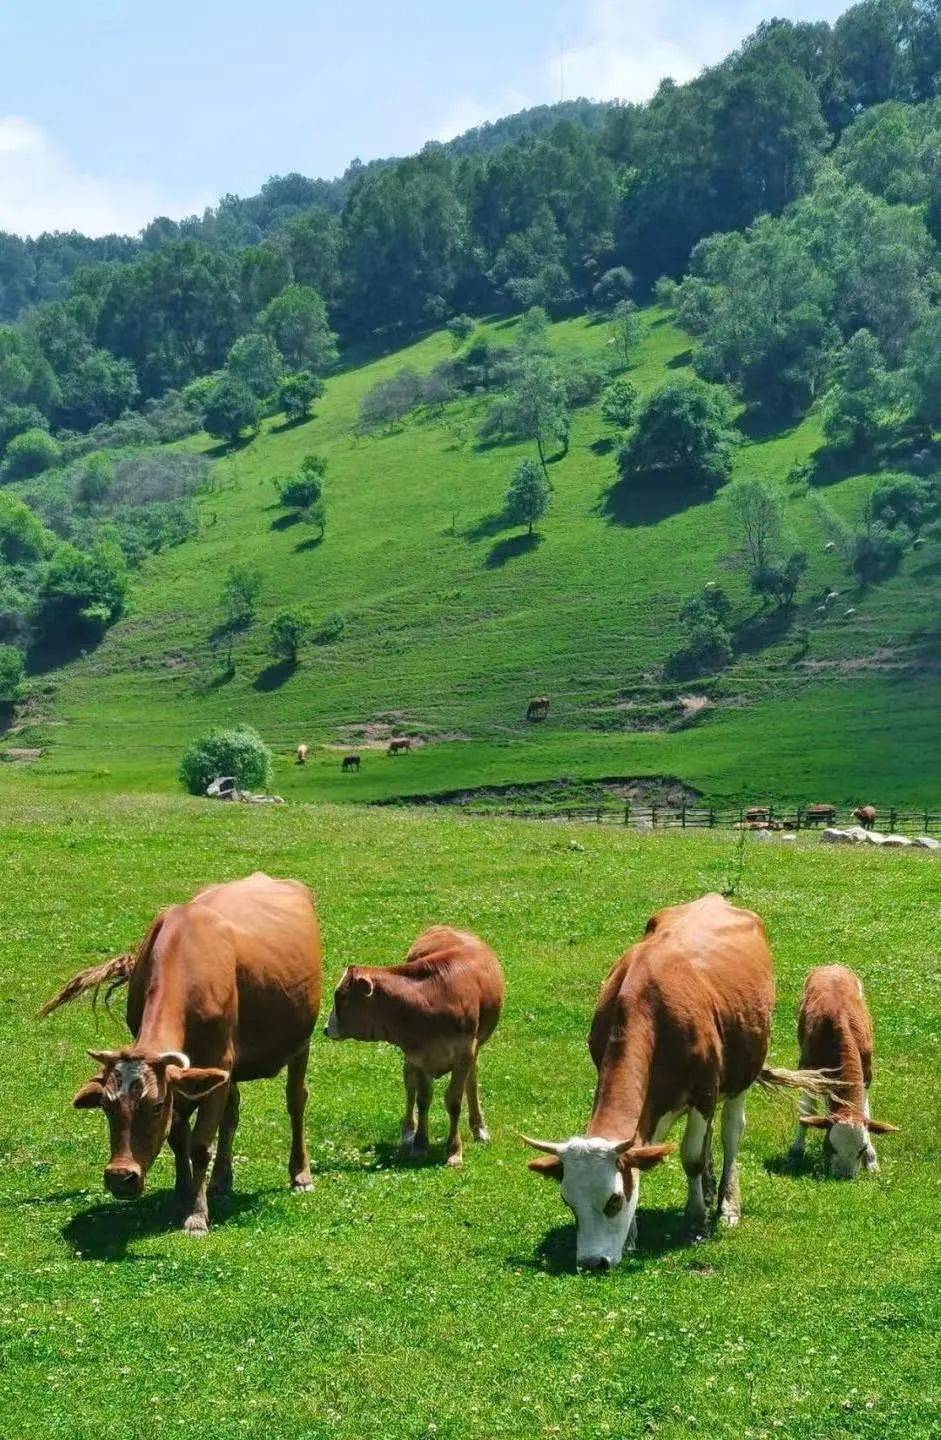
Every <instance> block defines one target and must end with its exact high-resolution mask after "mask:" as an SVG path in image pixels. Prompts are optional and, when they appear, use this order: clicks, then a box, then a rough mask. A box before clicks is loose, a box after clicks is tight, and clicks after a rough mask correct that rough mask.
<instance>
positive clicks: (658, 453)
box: [619, 380, 737, 493]
mask: <svg viewBox="0 0 941 1440" xmlns="http://www.w3.org/2000/svg"><path fill="white" fill-rule="evenodd" d="M736 443H737V436H736V433H735V430H734V428H733V419H732V401H731V398H730V396H729V394H728V392H727V391H726V390H725V389H724V388H723V387H722V386H719V385H706V384H704V383H703V381H701V380H675V381H672V382H671V383H669V384H667V385H663V386H661V387H660V389H659V390H655V391H654V392H653V394H651V395H649V396H648V397H647V398H646V399H645V400H644V402H643V404H642V405H641V408H640V411H639V413H638V416H637V424H636V425H635V427H634V430H633V432H632V433H631V435H630V437H629V438H628V440H627V441H626V442H625V444H624V445H623V446H622V447H621V452H620V455H619V464H620V468H621V473H622V476H624V477H625V478H629V477H637V476H648V477H650V476H655V475H662V476H667V477H672V478H675V479H679V480H681V481H682V482H684V483H685V484H687V485H690V486H694V487H696V488H697V489H701V490H706V491H708V492H710V493H711V492H712V491H715V490H717V489H718V488H719V486H720V485H723V484H724V483H725V481H726V480H727V479H728V478H729V475H730V474H731V470H732V456H733V453H734V449H735V445H736Z"/></svg>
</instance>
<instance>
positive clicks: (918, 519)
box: [870, 475, 941, 535]
mask: <svg viewBox="0 0 941 1440" xmlns="http://www.w3.org/2000/svg"><path fill="white" fill-rule="evenodd" d="M870 506H871V511H872V517H873V519H874V520H878V521H880V522H881V523H882V524H883V525H885V526H887V527H888V529H890V530H892V529H895V528H896V527H898V526H900V525H903V526H905V527H906V528H907V529H908V530H909V531H910V532H911V534H912V535H918V534H919V532H920V531H921V529H922V526H923V525H924V524H925V522H926V521H927V520H929V519H930V518H931V516H932V515H933V514H934V513H935V512H936V511H937V510H938V509H939V507H941V492H939V491H938V489H937V487H936V486H934V485H932V484H931V483H930V482H929V481H927V480H921V479H916V478H915V476H914V475H892V476H886V477H885V479H883V480H881V481H880V482H879V484H878V485H877V486H876V488H875V489H874V490H873V492H872V495H871V497H870Z"/></svg>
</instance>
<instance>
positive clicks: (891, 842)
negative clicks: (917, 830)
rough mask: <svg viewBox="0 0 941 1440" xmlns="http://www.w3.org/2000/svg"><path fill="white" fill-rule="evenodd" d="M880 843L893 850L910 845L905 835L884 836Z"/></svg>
mask: <svg viewBox="0 0 941 1440" xmlns="http://www.w3.org/2000/svg"><path fill="white" fill-rule="evenodd" d="M882 843H883V845H885V846H890V847H891V848H892V849H893V850H901V849H902V848H903V846H906V845H911V843H912V842H911V840H909V838H908V836H907V835H884V836H883V837H882Z"/></svg>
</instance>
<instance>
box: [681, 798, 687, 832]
mask: <svg viewBox="0 0 941 1440" xmlns="http://www.w3.org/2000/svg"><path fill="white" fill-rule="evenodd" d="M680 824H681V825H682V827H683V829H684V830H685V829H686V801H685V800H684V801H683V808H682V809H681V810H680Z"/></svg>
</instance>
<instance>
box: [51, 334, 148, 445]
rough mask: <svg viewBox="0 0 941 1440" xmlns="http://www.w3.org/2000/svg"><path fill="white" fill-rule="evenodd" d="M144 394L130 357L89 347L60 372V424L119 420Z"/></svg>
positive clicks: (57, 416) (85, 425) (57, 409)
mask: <svg viewBox="0 0 941 1440" xmlns="http://www.w3.org/2000/svg"><path fill="white" fill-rule="evenodd" d="M139 395H140V390H139V387H138V384H137V375H136V374H135V371H134V367H133V365H132V364H131V363H130V361H128V360H122V359H119V358H118V357H117V356H115V355H112V354H110V352H109V351H107V350H101V349H91V348H88V347H86V353H85V354H84V355H82V356H81V357H80V358H79V357H76V358H75V360H74V363H71V364H69V366H68V367H67V368H64V369H63V370H61V371H60V373H59V396H58V400H57V402H56V405H55V408H54V415H55V419H56V422H57V424H60V425H66V426H68V427H69V428H70V429H73V430H90V429H91V428H92V427H93V426H94V425H102V424H106V423H107V422H108V421H110V420H117V418H118V416H119V415H123V414H124V412H125V410H129V409H131V407H132V406H134V405H136V403H137V400H138V398H139Z"/></svg>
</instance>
